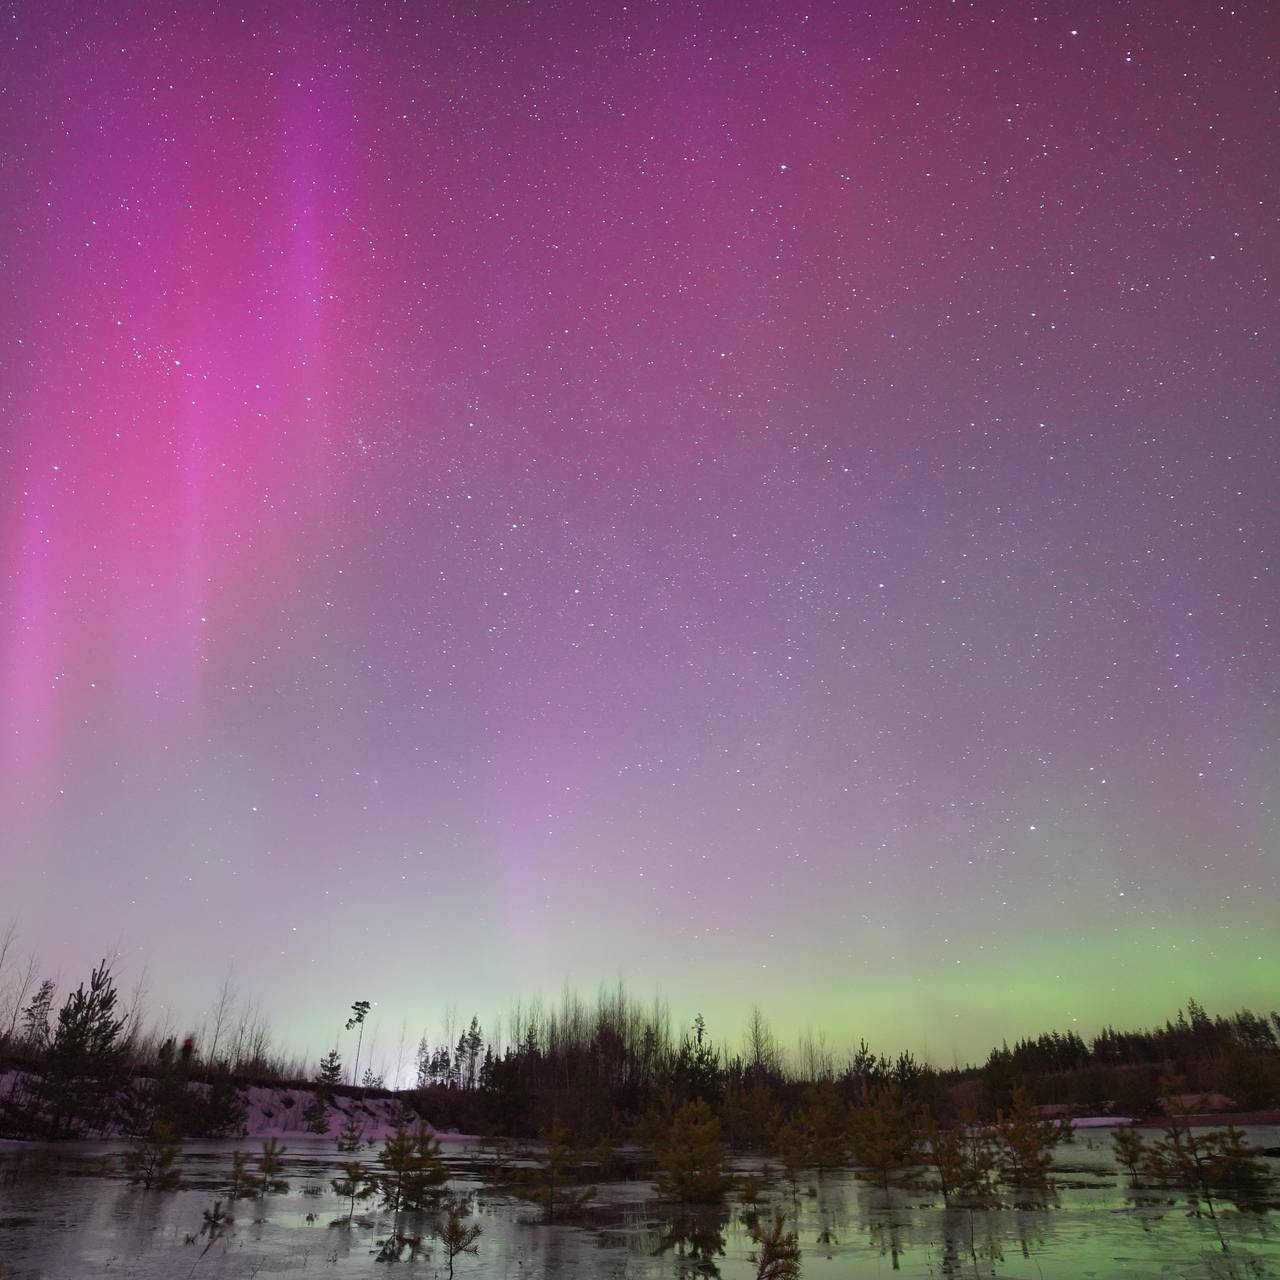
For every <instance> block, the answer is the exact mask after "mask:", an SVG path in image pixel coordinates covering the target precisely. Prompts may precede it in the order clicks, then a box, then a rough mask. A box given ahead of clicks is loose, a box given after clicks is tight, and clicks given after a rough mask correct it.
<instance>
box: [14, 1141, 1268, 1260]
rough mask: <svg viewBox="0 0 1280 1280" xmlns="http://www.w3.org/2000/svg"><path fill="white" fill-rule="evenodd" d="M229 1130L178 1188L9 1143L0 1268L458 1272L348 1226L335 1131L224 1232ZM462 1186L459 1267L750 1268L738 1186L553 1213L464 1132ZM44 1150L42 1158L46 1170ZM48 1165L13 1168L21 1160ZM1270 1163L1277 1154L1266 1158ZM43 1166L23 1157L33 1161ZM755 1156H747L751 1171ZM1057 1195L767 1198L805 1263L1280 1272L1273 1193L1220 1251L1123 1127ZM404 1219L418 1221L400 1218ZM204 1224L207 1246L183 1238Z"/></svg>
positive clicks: (1071, 1154) (840, 1180) (762, 1206)
mask: <svg viewBox="0 0 1280 1280" xmlns="http://www.w3.org/2000/svg"><path fill="white" fill-rule="evenodd" d="M1247 1133H1248V1136H1249V1138H1250V1140H1251V1141H1252V1142H1253V1143H1254V1144H1256V1145H1258V1146H1268V1147H1270V1146H1276V1145H1280V1128H1276V1127H1268V1128H1253V1129H1249V1130H1247ZM237 1145H239V1146H240V1147H241V1149H245V1150H250V1151H256V1150H257V1149H258V1145H257V1144H254V1143H250V1142H247V1141H246V1140H244V1139H242V1140H241V1141H240V1142H239V1143H238V1144H237V1143H235V1142H216V1143H214V1142H203V1143H194V1142H193V1143H191V1144H189V1145H188V1146H187V1147H186V1148H185V1149H184V1151H183V1155H182V1173H183V1177H184V1179H185V1180H186V1182H187V1184H188V1185H187V1186H186V1187H185V1188H184V1189H183V1190H181V1191H169V1192H166V1191H142V1190H139V1189H136V1188H134V1187H131V1186H129V1185H128V1184H127V1183H126V1182H125V1181H124V1178H123V1175H122V1174H121V1173H120V1172H118V1171H115V1172H108V1173H105V1174H104V1173H103V1172H102V1170H101V1167H100V1165H101V1157H102V1156H103V1155H104V1154H105V1153H106V1152H108V1151H111V1150H115V1151H118V1150H120V1146H119V1145H118V1144H115V1145H112V1144H101V1143H97V1144H92V1145H89V1144H83V1145H64V1146H59V1147H56V1148H45V1147H39V1146H33V1145H27V1146H17V1145H10V1146H0V1278H2V1280H80V1277H97V1276H103V1277H117V1276H118V1277H133V1278H136V1280H175V1278H177V1277H183V1278H185V1277H188V1276H190V1277H192V1278H193V1280H199V1278H200V1277H209V1278H210V1280H213V1278H215V1277H217V1278H221V1280H251V1278H252V1277H256V1276H262V1277H266V1276H285V1275H288V1276H295V1275H309V1276H317V1277H323V1276H333V1277H357V1276H360V1277H363V1276H385V1275H386V1274H387V1273H388V1270H390V1271H391V1273H392V1274H402V1273H406V1274H412V1275H417V1276H423V1277H430V1276H436V1275H444V1274H447V1270H448V1267H447V1263H446V1261H445V1258H444V1255H443V1252H442V1250H441V1248H440V1246H439V1245H438V1244H437V1245H433V1246H431V1248H430V1249H429V1250H427V1251H426V1252H425V1253H424V1255H423V1256H422V1257H420V1258H419V1259H418V1260H417V1261H413V1262H410V1261H402V1262H400V1263H397V1264H387V1263H384V1262H379V1261H378V1260H377V1259H376V1257H375V1252H376V1250H377V1248H378V1245H379V1243H380V1241H382V1240H383V1239H385V1238H386V1237H387V1235H388V1234H389V1232H390V1231H391V1228H392V1216H391V1214H389V1213H381V1212H378V1211H377V1210H375V1209H372V1208H368V1207H361V1206H358V1207H357V1211H356V1218H355V1223H354V1225H353V1226H352V1227H351V1228H350V1229H343V1228H336V1227H334V1226H331V1224H332V1223H334V1222H336V1221H341V1220H344V1219H345V1218H346V1215H347V1205H346V1201H344V1200H340V1199H339V1198H338V1197H337V1196H336V1195H334V1194H333V1193H332V1191H331V1190H330V1187H329V1180H330V1178H332V1177H335V1176H337V1174H338V1172H339V1165H340V1164H341V1163H342V1162H343V1161H346V1160H350V1159H360V1160H361V1161H363V1162H364V1163H366V1164H373V1163H374V1162H375V1161H376V1156H377V1149H376V1148H366V1149H365V1150H364V1151H362V1152H360V1153H359V1154H358V1156H354V1157H353V1156H343V1155H340V1154H339V1153H338V1152H337V1150H336V1148H335V1146H334V1145H333V1143H332V1142H331V1141H329V1140H326V1139H315V1140H311V1141H306V1140H297V1139H295V1140H291V1141H289V1142H288V1143H287V1147H288V1150H287V1154H286V1157H285V1162H286V1166H287V1168H286V1173H285V1175H284V1176H285V1177H287V1178H288V1180H289V1183H290V1189H289V1192H288V1193H287V1194H277V1195H268V1196H267V1197H266V1198H265V1199H264V1200H261V1201H239V1202H237V1203H236V1204H234V1205H233V1206H230V1209H231V1212H232V1213H233V1214H234V1219H235V1220H234V1224H233V1225H232V1226H231V1227H230V1228H228V1230H227V1231H226V1233H225V1234H224V1235H222V1236H221V1237H220V1238H218V1239H217V1240H215V1241H213V1242H212V1243H210V1242H209V1240H208V1237H207V1236H203V1235H201V1234H200V1231H201V1226H202V1215H203V1212H204V1210H206V1209H208V1208H209V1207H210V1205H211V1204H212V1202H213V1200H214V1199H215V1198H217V1197H218V1196H219V1195H220V1194H222V1193H221V1191H220V1187H221V1185H222V1184H223V1182H224V1179H225V1175H226V1171H227V1169H228V1167H229V1163H230V1153H231V1151H232V1150H233V1149H234V1148H235V1147H236V1146H237ZM445 1151H446V1155H447V1157H448V1159H449V1163H450V1166H451V1168H452V1169H453V1171H454V1177H453V1180H452V1183H451V1189H452V1190H453V1191H454V1193H455V1194H465V1193H468V1192H470V1193H472V1195H473V1208H474V1213H473V1216H472V1218H471V1219H470V1221H472V1222H475V1223H478V1224H479V1225H480V1226H481V1227H482V1228H483V1235H482V1236H481V1237H480V1240H479V1254H478V1256H475V1257H470V1256H467V1257H461V1258H459V1259H458V1260H457V1263H456V1274H457V1275H458V1276H459V1277H474V1278H475V1280H497V1278H498V1277H539V1276H550V1277H561V1276H564V1277H568V1276H581V1277H595V1276H600V1277H619V1278H620V1277H628V1278H631V1280H648V1278H650V1277H674V1276H681V1275H697V1274H705V1275H716V1274H718V1275H721V1276H723V1277H725V1278H726V1280H739V1278H746V1277H751V1276H754V1274H755V1267H754V1265H753V1264H751V1263H750V1262H749V1261H748V1259H747V1255H748V1253H749V1252H750V1251H751V1248H752V1245H751V1240H750V1236H749V1234H748V1232H747V1229H746V1227H745V1226H744V1224H743V1221H742V1217H743V1206H742V1205H740V1204H739V1203H738V1202H737V1200H736V1198H735V1197H734V1196H733V1195H731V1196H730V1197H729V1198H728V1199H727V1200H726V1202H725V1208H724V1210H723V1211H720V1212H717V1211H714V1210H713V1211H707V1210H696V1211H692V1212H691V1213H689V1214H688V1215H684V1216H683V1217H680V1216H676V1215H673V1213H672V1210H671V1206H666V1205H663V1204H660V1203H659V1202H657V1201H656V1200H655V1199H654V1197H653V1193H652V1188H651V1187H650V1185H649V1184H648V1183H646V1182H615V1183H606V1184H603V1185H601V1186H600V1188H599V1194H598V1196H597V1198H596V1200H595V1202H594V1205H593V1207H592V1208H591V1209H590V1211H589V1213H588V1215H587V1216H586V1217H585V1218H583V1219H582V1220H581V1221H575V1222H574V1223H573V1224H565V1225H560V1224H556V1225H546V1224H543V1223H541V1222H540V1221H539V1220H538V1211H537V1209H536V1208H535V1207H533V1206H530V1205H527V1204H524V1203H522V1202H520V1201H518V1200H515V1199H511V1198H509V1197H506V1196H500V1195H495V1194H491V1193H486V1192H484V1191H482V1190H480V1188H481V1187H482V1186H483V1185H484V1183H485V1181H486V1176H485V1169H486V1165H487V1157H486V1156H485V1155H484V1154H483V1153H481V1152H480V1151H478V1150H476V1149H473V1148H471V1147H469V1146H467V1145H466V1144H451V1145H447V1146H446V1148H445ZM46 1156H47V1166H48V1167H47V1168H46V1169H44V1170H43V1171H41V1170H39V1168H38V1166H39V1165H40V1163H41V1162H42V1160H43V1158H44V1157H46ZM33 1157H35V1163H36V1165H37V1170H36V1171H35V1172H29V1173H28V1174H26V1175H24V1176H21V1177H15V1176H14V1175H15V1167H16V1165H17V1163H18V1162H19V1161H20V1160H26V1161H28V1162H30V1161H31V1160H32V1158H33ZM1268 1165H1269V1167H1270V1169H1271V1171H1272V1172H1273V1173H1280V1161H1277V1160H1274V1159H1273V1160H1270V1161H1268ZM29 1167H30V1166H28V1168H29ZM759 1167H760V1162H758V1161H754V1160H738V1161H735V1162H734V1168H735V1170H736V1171H739V1172H743V1173H746V1172H749V1171H755V1170H758V1169H759ZM1054 1181H1055V1184H1056V1185H1055V1190H1054V1191H1053V1192H1052V1193H1051V1195H1050V1196H1049V1197H1048V1201H1047V1203H1045V1204H1042V1205H1036V1204H1032V1203H1025V1204H1017V1203H1014V1202H1012V1201H1010V1202H1009V1203H1006V1204H1005V1205H1003V1206H1001V1207H1000V1208H995V1209H981V1210H974V1211H972V1212H970V1211H969V1210H966V1209H959V1208H954V1209H948V1208H946V1207H945V1206H944V1205H943V1203H942V1200H941V1197H940V1196H939V1195H937V1194H936V1193H933V1192H931V1191H930V1190H928V1189H927V1188H924V1189H917V1190H895V1191H893V1192H891V1193H889V1194H888V1195H886V1194H885V1193H883V1192H881V1191H879V1190H878V1189H875V1188H872V1187H870V1186H868V1185H867V1184H865V1183H863V1182H860V1181H859V1180H858V1179H856V1178H855V1177H854V1176H853V1175H852V1174H851V1173H844V1172H841V1173H834V1174H833V1173H828V1174H827V1175H825V1177H823V1178H822V1179H821V1181H819V1180H818V1179H817V1178H816V1177H809V1178H806V1179H804V1181H803V1182H802V1184H801V1190H800V1194H799V1196H798V1197H796V1198H793V1196H792V1194H791V1191H790V1188H789V1187H787V1186H786V1185H785V1184H784V1182H783V1180H782V1179H781V1178H780V1177H779V1178H775V1179H774V1180H773V1181H772V1182H771V1183H770V1184H769V1185H768V1186H767V1188H766V1191H765V1193H764V1194H763V1195H762V1196H761V1199H760V1202H759V1205H758V1209H759V1212H760V1213H761V1216H762V1218H765V1219H767V1218H768V1215H769V1212H770V1209H771V1207H772V1206H773V1205H775V1204H776V1205H778V1206H780V1207H783V1208H785V1210H786V1211H787V1213H788V1214H789V1215H793V1216H792V1218H791V1225H794V1224H795V1222H796V1221H798V1223H799V1230H800V1240H801V1247H802V1249H803V1264H802V1265H803V1274H804V1276H806V1277H833V1278H834V1277H852V1278H854V1280H858V1278H860V1277H868V1276H887V1275H889V1274H891V1273H894V1272H896V1273H898V1274H900V1275H902V1276H907V1277H930V1276H950V1275H956V1276H988V1277H990V1276H1007V1277H1013V1276H1018V1277H1023V1276H1025V1277H1033V1278H1034V1280H1050V1278H1051V1277H1061V1278H1062V1280H1079V1278H1080V1277H1113V1276H1114V1277H1120V1276H1123V1277H1126V1278H1133V1280H1143V1278H1145V1277H1166V1278H1167V1277H1201V1276H1203V1277H1255V1276H1272V1275H1275V1276H1280V1199H1278V1198H1277V1197H1278V1196H1280V1187H1277V1186H1273V1187H1272V1189H1271V1192H1270V1194H1269V1196H1268V1199H1267V1200H1266V1202H1265V1203H1264V1204H1262V1205H1261V1206H1255V1207H1253V1208H1250V1209H1243V1208H1239V1207H1236V1206H1233V1205H1231V1204H1230V1203H1223V1204H1220V1205H1219V1206H1218V1214H1219V1226H1220V1228H1221V1231H1222V1234H1223V1236H1224V1237H1225V1239H1226V1242H1227V1244H1228V1246H1229V1249H1228V1251H1226V1252H1224V1251H1223V1249H1222V1247H1221V1245H1220V1244H1219V1241H1218V1238H1217V1235H1216V1234H1215V1230H1214V1226H1213V1224H1212V1223H1211V1222H1210V1221H1208V1220H1207V1219H1205V1218H1197V1217H1193V1216H1190V1215H1189V1214H1188V1207H1187V1204H1186V1203H1185V1201H1179V1200H1177V1199H1175V1198H1174V1197H1173V1196H1172V1195H1171V1194H1168V1193H1165V1194H1160V1193H1157V1192H1154V1191H1132V1190H1130V1189H1129V1187H1128V1184H1127V1179H1126V1178H1125V1177H1123V1176H1122V1175H1121V1174H1120V1173H1119V1171H1118V1170H1117V1168H1116V1166H1115V1164H1114V1162H1113V1161H1112V1158H1111V1141H1110V1131H1109V1130H1106V1129H1098V1130H1092V1131H1082V1132H1080V1133H1079V1134H1078V1135H1077V1137H1076V1140H1075V1142H1074V1143H1072V1144H1070V1145H1067V1146H1064V1147H1061V1148H1059V1150H1058V1153H1057V1164H1056V1170H1055V1175H1054ZM402 1230H405V1231H406V1232H407V1233H409V1234H416V1233H417V1232H419V1231H423V1233H424V1234H425V1227H424V1226H423V1225H422V1224H419V1225H416V1226H415V1224H414V1222H413V1220H412V1218H410V1217H409V1216H407V1215H406V1216H405V1217H403V1218H402ZM190 1237H195V1240H194V1242H193V1243H192V1242H189V1238H190Z"/></svg>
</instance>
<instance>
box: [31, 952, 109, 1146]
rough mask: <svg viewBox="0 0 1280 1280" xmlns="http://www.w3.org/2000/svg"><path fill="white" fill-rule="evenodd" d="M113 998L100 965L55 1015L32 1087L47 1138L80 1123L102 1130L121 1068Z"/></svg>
mask: <svg viewBox="0 0 1280 1280" xmlns="http://www.w3.org/2000/svg"><path fill="white" fill-rule="evenodd" d="M117 998H118V997H117V993H116V985H115V980H114V978H113V977H112V974H111V969H110V967H109V966H108V964H107V962H106V961H105V960H104V961H103V962H102V963H101V964H100V965H98V967H97V968H96V969H94V971H93V973H92V975H91V976H90V978H89V985H88V987H86V986H85V985H84V983H81V984H80V986H78V987H77V988H76V989H75V991H73V992H72V993H71V994H70V995H69V996H68V997H67V999H66V1002H65V1003H64V1004H63V1006H62V1008H61V1009H60V1010H59V1012H58V1022H57V1026H56V1027H55V1029H54V1033H53V1039H52V1041H51V1042H50V1045H49V1051H48V1052H47V1053H46V1054H45V1058H44V1063H43V1075H42V1077H41V1080H40V1084H39V1088H38V1097H39V1101H40V1104H41V1106H42V1107H43V1109H44V1110H45V1112H46V1115H47V1120H48V1128H49V1134H50V1136H51V1137H54V1138H61V1137H64V1136H66V1135H68V1134H71V1133H74V1132H76V1131H77V1129H78V1128H79V1126H80V1125H81V1124H83V1123H86V1122H88V1123H92V1124H94V1125H95V1126H96V1127H99V1128H102V1127H105V1126H106V1124H107V1123H109V1121H110V1118H111V1114H110V1113H111V1110H112V1107H113V1103H114V1094H115V1091H116V1089H117V1088H119V1087H120V1085H121V1084H122V1082H123V1081H122V1068H123V1065H124V1060H123V1052H122V1045H121V1042H120V1031H121V1028H122V1027H123V1026H124V1019H123V1018H120V1017H117V1016H116V1003H117Z"/></svg>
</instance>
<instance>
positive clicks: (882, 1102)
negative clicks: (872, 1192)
mask: <svg viewBox="0 0 1280 1280" xmlns="http://www.w3.org/2000/svg"><path fill="white" fill-rule="evenodd" d="M850 1136H851V1138H852V1140H853V1154H854V1159H855V1160H857V1162H858V1164H859V1165H861V1166H862V1168H861V1169H860V1170H859V1176H860V1177H863V1178H867V1179H868V1181H872V1182H878V1183H879V1184H880V1185H881V1187H883V1188H884V1189H885V1190H886V1191H887V1190H888V1189H889V1184H890V1182H891V1180H892V1179H893V1178H894V1177H895V1176H896V1175H897V1174H899V1173H900V1172H901V1171H902V1170H903V1169H906V1168H907V1167H908V1166H909V1165H910V1164H911V1163H912V1153H913V1147H914V1141H913V1138H912V1133H911V1123H910V1120H909V1118H908V1115H907V1111H906V1108H905V1107H904V1106H903V1102H902V1091H901V1090H900V1089H899V1088H898V1086H897V1085H896V1084H883V1085H879V1086H877V1087H875V1088H872V1089H868V1090H865V1091H864V1093H863V1097H862V1103H861V1105H860V1106H858V1107H857V1108H856V1109H855V1110H854V1113H853V1117H852V1120H851V1124H850Z"/></svg>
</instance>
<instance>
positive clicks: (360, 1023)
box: [335, 1000, 371, 1084]
mask: <svg viewBox="0 0 1280 1280" xmlns="http://www.w3.org/2000/svg"><path fill="white" fill-rule="evenodd" d="M370 1007H371V1006H370V1004H369V1002H368V1001H367V1000H357V1001H356V1002H355V1003H354V1004H353V1005H352V1006H351V1017H349V1018H348V1019H347V1030H348V1031H350V1030H352V1029H353V1028H355V1027H358V1028H359V1029H360V1033H359V1035H357V1037H356V1060H355V1062H354V1063H353V1064H352V1067H351V1083H352V1084H355V1082H356V1072H358V1071H359V1070H360V1047H361V1046H362V1045H363V1044H364V1020H365V1018H367V1017H368V1016H369V1009H370ZM335 1052H336V1050H335Z"/></svg>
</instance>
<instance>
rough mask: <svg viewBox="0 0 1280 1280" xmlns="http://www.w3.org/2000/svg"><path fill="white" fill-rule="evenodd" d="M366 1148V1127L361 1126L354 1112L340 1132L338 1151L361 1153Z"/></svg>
mask: <svg viewBox="0 0 1280 1280" xmlns="http://www.w3.org/2000/svg"><path fill="white" fill-rule="evenodd" d="M363 1146H364V1126H363V1125H361V1123H360V1121H359V1119H357V1117H356V1113H355V1111H354V1110H353V1111H352V1112H351V1114H350V1115H348V1116H347V1118H346V1120H345V1121H344V1122H343V1125H342V1128H341V1129H339V1130H338V1150H339V1151H342V1152H347V1153H350V1152H352V1151H359V1150H360V1148H361V1147H363Z"/></svg>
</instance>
